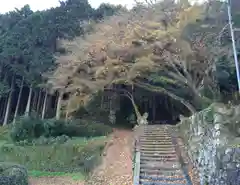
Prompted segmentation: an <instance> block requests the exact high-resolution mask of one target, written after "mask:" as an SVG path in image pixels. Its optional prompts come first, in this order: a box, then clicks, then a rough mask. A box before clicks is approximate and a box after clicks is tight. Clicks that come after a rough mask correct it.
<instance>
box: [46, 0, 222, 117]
mask: <svg viewBox="0 0 240 185" xmlns="http://www.w3.org/2000/svg"><path fill="white" fill-rule="evenodd" d="M203 13H204V7H203V6H200V5H194V6H183V4H182V3H180V4H177V3H174V1H163V2H161V3H156V4H154V5H153V4H152V5H151V6H144V5H142V4H141V5H138V6H137V7H135V8H133V10H131V11H129V12H124V13H122V14H120V15H116V16H113V17H111V18H108V19H105V20H104V21H102V22H101V23H99V24H97V25H95V27H94V31H95V33H92V34H89V35H86V36H84V37H77V38H76V39H74V41H67V40H63V41H62V42H61V45H62V46H63V47H64V48H66V50H67V54H65V55H61V56H58V57H57V61H58V63H59V65H58V68H57V70H56V71H55V73H54V75H53V77H52V79H55V80H51V81H50V83H51V84H52V85H53V87H54V86H55V82H56V84H57V82H58V81H61V80H63V81H64V82H65V87H64V89H65V90H66V91H67V92H71V93H73V94H74V98H76V93H77V94H78V98H77V99H78V100H79V103H81V102H83V101H88V100H89V98H91V96H92V94H94V93H95V92H97V91H99V90H103V89H104V88H105V89H106V88H107V89H111V85H112V84H117V83H122V84H129V85H132V86H139V87H142V88H145V89H147V90H149V91H154V92H158V93H163V94H165V95H167V96H170V97H171V98H173V99H175V100H177V101H179V102H181V103H182V104H184V105H185V106H186V107H187V108H188V109H189V110H190V111H191V112H192V113H194V112H195V111H196V109H197V108H198V106H199V104H201V103H202V101H203V100H206V99H207V98H206V97H204V95H203V94H201V93H200V88H201V87H202V84H203V82H205V83H206V82H210V81H211V76H210V75H209V73H210V72H209V71H210V70H209V68H212V64H213V62H212V60H213V55H211V51H209V50H208V49H207V47H205V45H204V44H205V43H204V42H201V41H202V40H204V39H205V37H207V36H208V35H203V36H201V39H200V37H197V38H194V39H192V40H188V39H185V38H184V37H183V32H184V31H185V28H186V27H187V26H188V25H189V24H195V23H196V22H197V21H199V20H201V19H203V17H204V14H203ZM216 52H220V51H216ZM214 55H215V53H214ZM60 71H64V75H62V74H63V73H61V72H60ZM208 84H209V85H211V83H208ZM180 92H183V93H182V94H181V93H180ZM126 95H127V96H128V97H129V98H130V99H131V101H132V103H133V106H134V108H135V111H136V114H137V116H141V114H140V113H139V110H138V109H137V107H136V104H135V102H134V98H133V97H132V95H131V93H126ZM184 95H188V98H187V97H186V96H185V97H184ZM70 97H71V96H70ZM70 99H71V98H70Z"/></svg>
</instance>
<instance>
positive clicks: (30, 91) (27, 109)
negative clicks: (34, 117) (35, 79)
mask: <svg viewBox="0 0 240 185" xmlns="http://www.w3.org/2000/svg"><path fill="white" fill-rule="evenodd" d="M32 92H33V88H32V86H30V89H29V94H28V102H27V106H26V109H25V116H29V113H30V108H31V99H32Z"/></svg>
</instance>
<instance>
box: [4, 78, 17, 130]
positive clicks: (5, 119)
mask: <svg viewBox="0 0 240 185" xmlns="http://www.w3.org/2000/svg"><path fill="white" fill-rule="evenodd" d="M13 90H14V76H13V77H12V80H11V90H10V93H9V95H8V103H7V108H6V113H5V117H4V121H3V126H6V125H7V123H8V117H9V114H10V109H11V103H12V94H13Z"/></svg>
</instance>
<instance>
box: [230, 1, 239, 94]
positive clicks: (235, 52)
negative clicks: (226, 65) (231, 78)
mask: <svg viewBox="0 0 240 185" xmlns="http://www.w3.org/2000/svg"><path fill="white" fill-rule="evenodd" d="M227 7H228V21H229V26H230V32H231V37H232V47H233V55H234V61H235V66H236V72H237V81H238V91H239V93H240V72H239V64H238V57H237V49H236V42H235V35H234V29H233V20H232V11H231V0H227Z"/></svg>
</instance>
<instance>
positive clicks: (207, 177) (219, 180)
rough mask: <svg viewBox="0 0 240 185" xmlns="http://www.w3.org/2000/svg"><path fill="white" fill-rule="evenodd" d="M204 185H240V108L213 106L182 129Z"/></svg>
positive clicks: (184, 123) (187, 120)
mask: <svg viewBox="0 0 240 185" xmlns="http://www.w3.org/2000/svg"><path fill="white" fill-rule="evenodd" d="M178 128H179V130H180V133H181V135H182V137H183V139H184V140H185V143H187V149H188V152H189V156H190V157H191V160H192V161H193V163H194V165H195V166H196V167H197V168H198V171H199V176H200V181H201V182H200V184H201V185H206V184H207V185H239V184H240V106H237V107H228V106H226V105H223V104H219V103H216V104H212V105H211V106H210V107H209V108H207V109H205V110H202V111H201V112H199V113H196V114H194V115H192V116H191V117H189V118H185V117H182V118H181V122H180V124H179V125H178Z"/></svg>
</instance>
